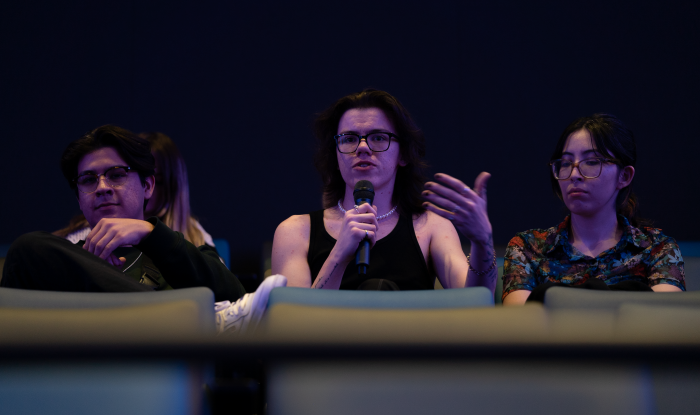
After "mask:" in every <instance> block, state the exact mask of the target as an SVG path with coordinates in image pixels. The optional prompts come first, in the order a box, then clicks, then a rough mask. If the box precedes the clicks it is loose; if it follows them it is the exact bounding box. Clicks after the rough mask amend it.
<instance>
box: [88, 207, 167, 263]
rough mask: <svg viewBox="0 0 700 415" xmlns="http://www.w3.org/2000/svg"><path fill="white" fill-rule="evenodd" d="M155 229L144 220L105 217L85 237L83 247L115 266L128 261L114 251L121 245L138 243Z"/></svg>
mask: <svg viewBox="0 0 700 415" xmlns="http://www.w3.org/2000/svg"><path fill="white" fill-rule="evenodd" d="M151 231H153V225H151V224H150V223H149V222H146V221H144V220H138V219H121V218H103V219H101V220H100V221H99V222H97V225H95V227H94V228H93V229H92V231H90V234H89V235H88V236H87V238H85V245H83V249H85V250H86V251H88V252H90V253H92V254H95V255H97V256H98V257H100V258H102V259H104V260H106V261H107V262H109V263H110V264H112V265H114V266H115V267H121V266H122V265H123V264H124V262H125V261H126V260H125V259H124V258H117V257H116V256H114V255H113V254H112V252H113V251H114V250H115V249H117V248H119V247H120V246H128V245H137V244H139V243H140V242H141V240H142V239H143V238H145V237H146V236H148V235H149V234H150V233H151Z"/></svg>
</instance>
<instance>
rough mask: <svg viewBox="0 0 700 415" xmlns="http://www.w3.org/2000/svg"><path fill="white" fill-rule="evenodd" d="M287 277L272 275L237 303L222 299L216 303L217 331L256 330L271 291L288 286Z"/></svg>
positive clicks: (219, 332) (239, 331)
mask: <svg viewBox="0 0 700 415" xmlns="http://www.w3.org/2000/svg"><path fill="white" fill-rule="evenodd" d="M286 286H287V277H285V276H284V275H279V274H277V275H271V276H269V277H267V278H265V280H263V282H262V284H260V286H259V287H258V289H257V290H256V291H255V292H254V293H250V294H246V295H244V296H243V297H241V298H240V299H239V300H238V301H236V302H235V303H231V302H230V301H220V302H218V303H215V305H214V311H215V312H216V332H217V333H218V334H221V333H224V332H231V333H245V332H247V331H251V330H254V329H255V327H257V325H258V323H259V322H260V319H261V318H262V316H263V314H264V313H265V310H266V309H267V299H268V297H270V291H272V289H273V288H276V287H286Z"/></svg>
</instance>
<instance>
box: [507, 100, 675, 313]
mask: <svg viewBox="0 0 700 415" xmlns="http://www.w3.org/2000/svg"><path fill="white" fill-rule="evenodd" d="M636 161H637V145H636V143H635V139H634V135H633V134H632V131H630V130H629V129H628V128H627V127H626V126H625V125H624V124H623V123H622V121H620V120H619V119H617V118H616V117H615V116H613V115H610V114H594V115H592V116H589V117H583V118H579V119H577V120H575V121H574V122H572V123H571V124H570V125H569V126H568V127H566V129H565V130H564V132H563V133H562V135H561V137H560V138H559V142H558V143H557V146H556V148H555V150H554V154H553V155H552V161H551V163H550V164H551V167H552V176H551V181H552V188H553V189H554V193H555V194H556V195H557V196H558V197H559V198H560V199H561V200H562V201H563V202H564V204H565V205H566V207H567V209H568V210H569V211H570V212H571V214H570V215H569V216H567V217H566V218H565V219H564V221H563V222H562V223H560V224H559V225H558V226H556V227H553V228H549V229H532V230H529V231H526V232H521V233H519V234H517V235H516V236H515V237H514V238H513V239H512V240H511V241H510V243H509V244H508V248H507V250H506V257H505V264H504V275H503V304H505V305H509V304H523V303H525V301H526V300H530V301H540V302H543V301H544V292H545V291H546V289H548V288H549V287H551V286H554V285H558V286H583V287H584V288H592V289H614V290H615V289H616V290H633V291H652V290H653V291H657V292H659V291H681V290H685V275H684V271H683V257H682V256H681V252H680V249H679V248H678V244H676V241H675V240H674V239H673V238H670V237H668V236H666V235H664V234H663V233H662V232H661V230H659V229H654V228H649V227H639V225H640V224H639V222H638V220H637V219H636V218H635V210H636V208H637V198H636V196H635V195H634V193H632V182H633V180H634V176H635V167H634V166H635V163H636Z"/></svg>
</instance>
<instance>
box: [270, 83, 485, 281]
mask: <svg viewBox="0 0 700 415" xmlns="http://www.w3.org/2000/svg"><path fill="white" fill-rule="evenodd" d="M315 135H316V139H317V141H318V149H317V152H316V167H317V169H318V170H319V172H320V173H321V177H322V179H323V207H324V209H323V210H319V211H316V212H312V213H310V214H306V215H295V216H292V217H290V218H289V219H287V220H285V221H284V222H282V223H281V224H280V225H279V226H278V228H277V230H276V232H275V236H274V241H273V247H272V273H273V274H277V273H283V274H284V275H286V276H287V278H288V281H289V285H290V286H296V287H311V288H317V289H347V290H355V289H382V290H388V289H393V290H396V289H399V290H417V289H432V288H434V283H435V277H434V276H435V274H437V277H438V278H439V280H440V283H441V284H442V285H443V287H445V288H457V287H465V286H476V285H483V286H486V287H488V288H489V289H491V291H493V290H494V286H495V283H496V275H497V274H496V269H495V266H494V265H495V256H494V250H493V242H492V240H491V224H490V223H489V220H488V216H487V214H486V197H485V195H486V181H487V179H488V177H489V175H488V173H482V174H481V175H480V176H479V178H478V179H477V185H476V186H475V187H476V189H475V190H474V191H473V190H471V189H469V188H468V187H467V186H465V185H464V184H463V183H462V182H460V181H459V180H457V179H454V178H452V177H450V176H447V175H437V178H438V181H440V182H441V183H442V184H438V183H428V184H427V186H428V189H429V190H428V191H426V193H425V194H424V195H425V196H426V198H427V199H428V200H429V201H430V202H431V203H429V202H424V201H423V199H422V198H421V189H422V187H423V181H424V180H423V170H424V168H425V167H426V164H425V162H424V161H423V157H424V155H425V139H424V136H423V133H422V131H421V130H420V129H419V128H418V127H417V126H416V125H415V123H414V122H413V120H412V118H411V116H410V114H409V113H408V111H407V110H406V109H405V108H404V107H403V105H401V103H400V102H399V101H398V100H397V99H396V98H394V97H393V96H391V95H390V94H388V93H387V92H384V91H377V90H373V89H367V90H364V91H362V92H360V93H356V94H351V95H348V96H346V97H343V98H341V99H340V100H338V101H337V102H336V103H334V104H333V105H332V106H330V107H329V108H328V109H326V110H325V111H324V112H322V113H321V114H320V115H319V116H318V118H317V119H316V122H315ZM360 180H368V181H370V182H371V183H372V184H373V187H374V192H375V196H374V203H373V205H372V206H370V205H369V204H366V203H365V204H362V205H360V206H355V201H354V198H353V190H354V188H355V184H356V183H357V182H358V181H360ZM437 205H441V206H444V207H448V208H450V209H448V210H445V209H442V208H439V207H438V206H437ZM446 218H447V219H454V220H455V222H454V223H456V224H458V226H459V229H460V231H462V232H463V234H464V235H466V236H467V237H468V238H469V239H470V240H471V242H472V248H471V249H472V250H471V262H472V263H473V264H474V267H470V266H469V264H468V261H469V260H468V259H467V257H465V255H464V252H463V251H462V247H461V245H460V241H459V236H458V235H457V232H456V230H455V226H454V225H453V223H452V222H450V221H449V220H447V219H446ZM364 239H368V240H369V242H370V244H371V247H372V249H371V251H370V252H371V258H370V265H369V267H368V271H367V274H366V275H360V274H359V273H358V270H357V267H356V266H355V264H354V261H353V258H354V257H355V252H356V250H357V248H358V244H359V243H360V242H361V241H362V240H364ZM477 264H478V265H477ZM477 270H479V272H476V271H477Z"/></svg>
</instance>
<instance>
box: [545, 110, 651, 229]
mask: <svg viewBox="0 0 700 415" xmlns="http://www.w3.org/2000/svg"><path fill="white" fill-rule="evenodd" d="M579 130H586V131H587V132H588V133H589V134H590V136H591V139H592V140H593V143H594V144H595V147H596V150H597V151H598V152H599V153H601V154H603V155H609V154H610V155H612V156H613V157H615V158H616V159H618V160H619V165H620V166H622V167H625V166H632V167H634V166H635V164H636V163H637V143H636V141H635V139H634V134H632V131H631V130H630V129H629V128H627V126H626V125H625V124H624V123H623V122H622V121H620V119H618V118H617V117H616V116H614V115H611V114H602V113H601V114H593V115H591V116H588V117H581V118H579V119H577V120H575V121H574V122H572V123H571V124H569V126H568V127H566V128H565V129H564V132H563V133H561V136H560V137H559V141H558V142H557V146H556V148H555V149H554V153H553V154H552V160H556V159H560V158H561V156H562V154H563V152H564V146H565V145H566V140H567V139H568V138H569V136H570V135H571V134H573V133H575V132H576V131H579ZM550 179H551V182H552V190H554V194H556V195H557V197H559V199H562V200H563V198H562V194H561V187H559V180H557V179H556V178H555V177H554V175H550ZM633 182H634V179H632V182H630V184H629V185H628V186H627V187H625V188H623V189H621V190H620V193H618V195H617V200H616V201H615V205H616V208H617V213H618V214H620V215H623V216H625V217H627V219H629V220H630V223H632V225H634V226H637V225H638V224H640V223H641V222H646V221H643V220H641V219H639V218H637V217H636V216H635V215H636V213H637V209H638V208H639V202H638V200H637V196H636V195H635V194H634V193H633V192H632V183H633Z"/></svg>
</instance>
